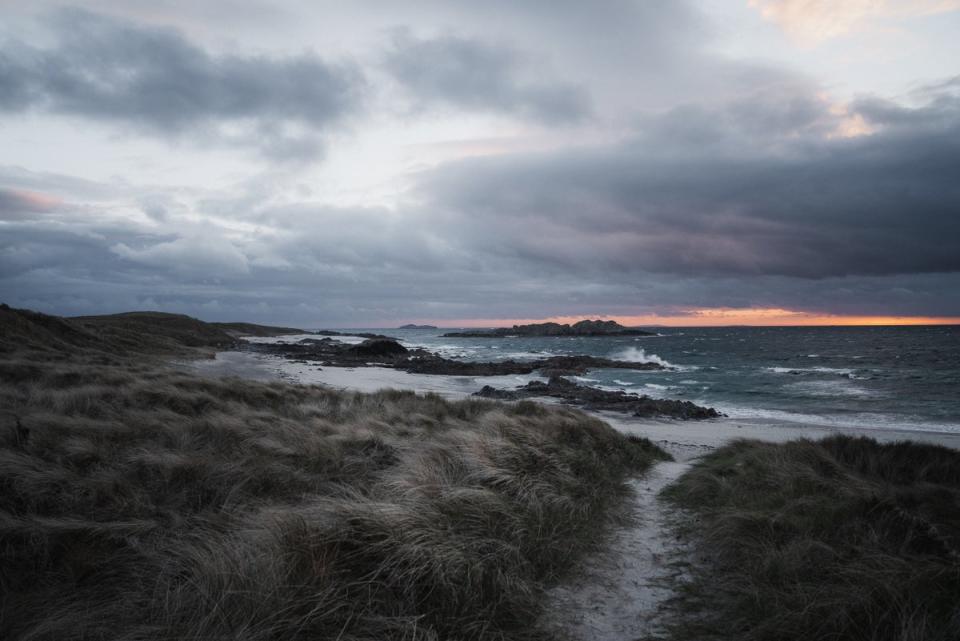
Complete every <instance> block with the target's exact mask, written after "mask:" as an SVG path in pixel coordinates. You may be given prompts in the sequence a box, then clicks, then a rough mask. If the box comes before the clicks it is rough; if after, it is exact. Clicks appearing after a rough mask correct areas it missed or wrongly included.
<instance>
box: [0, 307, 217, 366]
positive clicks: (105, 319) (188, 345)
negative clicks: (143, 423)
mask: <svg viewBox="0 0 960 641" xmlns="http://www.w3.org/2000/svg"><path fill="white" fill-rule="evenodd" d="M235 344H236V339H235V337H234V336H232V335H231V334H229V333H228V332H226V331H225V330H223V329H221V328H219V327H216V326H215V325H213V324H212V323H205V322H203V321H201V320H198V319H196V318H191V317H190V316H184V315H182V314H167V313H163V312H129V313H125V314H110V315H107V316H76V317H73V318H63V317H60V316H52V315H49V314H42V313H40V312H34V311H31V310H27V309H14V308H12V307H9V306H7V305H0V353H12V352H20V351H30V352H48V353H51V354H53V353H72V352H76V351H81V350H87V351H94V352H101V353H104V354H115V355H123V354H176V353H186V352H190V351H193V350H195V349H197V348H214V349H225V348H228V347H231V346H233V345H235Z"/></svg>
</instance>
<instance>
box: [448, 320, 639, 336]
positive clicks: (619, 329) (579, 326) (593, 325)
mask: <svg viewBox="0 0 960 641" xmlns="http://www.w3.org/2000/svg"><path fill="white" fill-rule="evenodd" d="M653 335H654V334H653V332H648V331H645V330H642V329H635V328H633V327H624V326H623V325H621V324H620V323H617V322H615V321H603V320H582V321H580V322H579V323H574V324H573V325H567V324H560V323H534V324H532V325H514V326H513V327H498V328H496V329H488V330H475V331H467V332H450V333H447V334H444V336H445V337H450V338H502V337H504V336H653Z"/></svg>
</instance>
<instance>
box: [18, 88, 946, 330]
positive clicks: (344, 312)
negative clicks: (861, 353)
mask: <svg viewBox="0 0 960 641" xmlns="http://www.w3.org/2000/svg"><path fill="white" fill-rule="evenodd" d="M952 91H953V85H952V84H951V83H942V86H940V87H939V88H937V87H934V88H931V89H929V90H928V91H927V92H926V93H924V94H923V95H925V96H926V102H924V103H922V104H920V105H915V106H913V107H908V106H904V105H903V104H899V103H893V102H889V101H884V100H880V99H878V98H866V97H864V98H862V99H861V100H859V101H855V102H854V103H851V104H850V105H848V107H847V109H848V112H849V113H852V114H856V115H858V116H859V117H861V118H863V119H864V120H865V121H866V122H868V123H869V124H870V126H871V127H872V128H873V130H874V132H873V133H872V134H870V135H864V136H859V137H855V138H831V137H830V136H831V132H833V131H834V130H835V126H836V124H837V123H838V122H840V121H842V120H843V119H844V118H846V117H848V115H849V113H847V114H844V115H838V114H836V113H835V112H834V110H833V109H832V106H831V105H830V104H829V103H828V102H826V101H824V100H822V99H820V98H818V97H817V96H816V95H815V94H812V95H807V94H805V93H804V89H803V88H802V87H798V86H796V85H792V84H787V85H782V86H781V87H780V91H779V92H778V91H775V90H774V89H773V88H767V89H765V90H764V91H761V92H759V93H756V94H754V95H751V96H745V97H744V98H743V99H742V100H740V101H732V102H730V103H728V104H726V105H724V106H722V107H713V108H708V107H703V106H701V107H686V108H684V109H678V110H673V111H670V112H667V113H664V114H661V115H660V116H659V117H651V118H645V119H642V120H641V121H639V125H638V130H637V131H636V132H635V134H634V135H633V137H632V138H630V139H629V140H626V141H623V142H618V143H614V144H609V145H604V146H594V147H592V148H589V149H586V148H585V149H579V150H569V149H565V150H559V151H553V152H547V153H538V154H512V155H509V154H508V155H503V156H498V157H492V158H485V159H474V160H470V161H461V162H456V163H450V164H447V165H445V166H442V167H440V168H438V169H434V170H431V171H429V172H426V173H423V174H422V175H421V176H420V181H421V183H420V187H419V191H418V192H417V193H416V194H412V196H416V198H417V199H416V201H415V202H411V203H410V204H409V205H407V206H403V207H396V208H360V207H354V208H344V207H331V206H329V205H325V204H323V203H320V202H316V203H315V202H296V201H293V200H287V201H286V202H285V203H282V204H278V202H277V196H278V194H279V193H282V192H283V191H284V190H283V189H280V188H278V189H279V191H275V190H265V191H257V190H255V191H254V192H251V193H243V192H242V191H240V190H238V191H237V192H236V193H235V194H234V195H233V196H232V198H233V200H232V201H231V200H230V198H231V197H230V196H225V195H224V194H222V193H220V192H219V191H218V192H215V193H214V194H212V195H211V194H207V193H204V192H202V191H199V192H189V191H186V192H182V193H180V194H179V195H178V196H177V198H176V199H170V198H169V197H167V196H165V195H164V192H162V191H161V192H159V194H157V193H155V192H151V191H150V190H143V191H142V192H141V191H138V190H137V189H135V188H134V187H133V186H131V187H130V188H129V191H128V192H127V193H126V194H125V195H123V196H122V198H125V199H129V202H127V203H125V202H98V201H96V200H94V199H92V198H93V197H95V196H96V195H98V194H100V193H101V189H102V188H101V187H98V186H97V185H96V184H88V183H78V184H76V185H75V188H76V193H78V194H91V195H93V196H90V195H88V196H86V197H84V198H81V197H79V196H76V197H74V196H71V192H70V191H69V186H70V182H69V181H68V180H66V179H64V178H63V177H60V176H56V175H51V174H30V173H27V172H23V171H16V172H6V173H4V172H0V179H2V181H0V182H2V184H6V185H9V187H8V188H7V189H8V191H10V190H20V189H26V188H27V186H29V190H30V191H33V192H36V193H44V194H46V193H56V194H57V195H58V197H60V198H62V199H63V200H64V201H66V202H70V203H73V202H78V201H82V204H81V205H67V206H61V208H60V209H59V210H58V211H57V212H56V214H51V215H55V216H56V217H57V218H56V220H54V221H51V220H50V215H44V216H36V217H33V218H26V219H18V220H14V221H11V222H9V223H8V224H7V225H6V226H5V227H4V233H3V234H2V235H0V300H5V301H7V302H10V303H12V304H18V305H26V306H33V307H40V308H42V309H45V310H47V311H57V312H68V311H70V310H74V311H75V312H76V313H86V312H89V311H91V310H100V311H121V310H123V309H129V308H133V307H142V306H143V305H145V304H147V303H146V302H144V301H145V300H146V298H149V299H150V305H151V306H152V307H159V308H161V309H166V310H171V311H180V312H185V313H192V314H195V315H201V316H204V317H208V318H219V319H227V318H249V319H259V320H262V321H275V322H293V321H297V322H300V323H304V322H305V323H306V324H316V323H326V324H337V325H341V326H349V325H351V324H356V323H358V322H367V323H376V322H377V321H378V320H379V321H382V322H392V321H393V320H395V319H401V318H433V319H443V318H449V319H456V318H470V317H487V318H491V317H500V318H537V317H544V316H550V315H565V314H567V315H569V314H593V313H607V314H619V315H624V316H629V315H638V314H643V313H653V312H669V311H670V310H680V311H682V310H684V309H690V308H710V307H729V308H748V307H760V308H786V309H794V310H797V309H799V310H807V311H811V312H817V313H847V314H882V315H912V314H922V315H927V316H946V315H958V314H960V300H958V299H957V297H956V295H955V293H956V291H957V288H958V287H960V227H958V225H960V219H958V218H957V216H955V215H953V214H954V213H955V212H958V211H960V186H958V185H957V183H956V180H955V175H956V171H957V168H958V167H960V142H958V141H960V105H958V104H956V103H955V102H954V101H953V98H952V97H951V96H952V93H951V92H952ZM767 103H769V104H767ZM757 114H761V115H763V114H765V115H766V117H764V118H759V117H758V115H757ZM211 196H216V197H215V198H214V197H211ZM288 196H289V194H288ZM75 207H82V208H83V209H82V211H84V212H85V213H84V215H70V213H69V212H70V211H72V210H73V208H75ZM144 207H145V208H147V209H149V211H150V212H151V213H150V215H149V216H148V215H142V216H140V217H139V218H131V217H127V218H117V217H111V216H110V215H108V212H110V211H114V210H120V211H127V210H132V209H138V210H139V209H140V208H144ZM105 212H106V213H105ZM209 212H215V214H210V213H209ZM212 301H216V302H217V304H216V305H215V306H213V305H212V304H211V302H212Z"/></svg>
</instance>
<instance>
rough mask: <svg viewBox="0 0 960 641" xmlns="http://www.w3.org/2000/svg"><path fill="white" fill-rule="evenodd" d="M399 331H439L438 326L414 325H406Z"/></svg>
mask: <svg viewBox="0 0 960 641" xmlns="http://www.w3.org/2000/svg"><path fill="white" fill-rule="evenodd" d="M397 329H437V326H436V325H414V324H413V323H407V324H406V325H401V326H400V327H398V328H397Z"/></svg>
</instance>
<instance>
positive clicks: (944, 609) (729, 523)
mask: <svg viewBox="0 0 960 641" xmlns="http://www.w3.org/2000/svg"><path fill="white" fill-rule="evenodd" d="M667 496H668V498H669V499H670V500H671V501H672V502H673V503H674V504H676V505H678V506H680V507H682V508H685V509H686V510H689V512H690V513H691V518H690V519H689V520H688V521H686V522H685V523H684V524H682V525H681V529H684V530H686V532H687V534H688V535H689V536H691V537H692V538H693V540H694V541H695V542H696V545H697V549H698V551H699V555H698V556H699V557H700V558H701V559H702V560H703V561H704V563H703V565H700V566H698V567H694V568H692V569H691V572H692V573H693V574H692V579H691V581H690V582H689V583H688V584H687V585H686V586H685V588H684V591H683V593H682V594H681V596H680V598H679V599H678V601H677V602H676V603H675V604H674V605H675V607H674V615H675V617H676V618H675V622H676V625H675V626H674V628H673V635H674V638H676V639H744V640H750V639H756V640H758V641H759V640H763V641H778V640H786V639H791V640H794V639H811V640H812V639H838V640H839V639H844V640H846V639H850V640H861V639H862V640H864V641H866V640H869V641H885V640H891V641H893V640H897V641H949V640H955V639H960V452H958V451H956V450H951V449H947V448H943V447H938V446H933V445H920V444H916V443H895V444H884V445H881V444H878V443H877V442H876V441H873V440H870V439H866V438H850V437H832V438H828V439H825V440H822V441H819V442H812V441H806V440H804V441H794V442H791V443H786V444H782V445H775V444H769V443H760V442H755V441H741V442H737V443H735V444H732V445H730V446H727V447H724V448H722V449H720V450H718V451H716V452H714V453H712V454H710V455H709V456H707V457H706V458H705V459H704V460H703V461H702V462H700V463H699V464H698V465H696V466H695V467H694V468H693V469H692V470H691V471H690V472H689V473H687V474H686V475H685V476H684V477H683V478H682V479H681V480H680V481H679V483H677V484H676V485H674V486H672V487H671V488H668V490H667Z"/></svg>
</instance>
